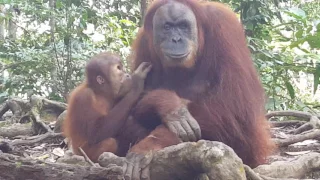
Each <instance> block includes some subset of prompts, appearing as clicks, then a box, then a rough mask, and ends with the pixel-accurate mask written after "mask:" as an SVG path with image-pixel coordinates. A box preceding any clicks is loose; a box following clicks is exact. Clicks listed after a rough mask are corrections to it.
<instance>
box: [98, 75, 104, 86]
mask: <svg viewBox="0 0 320 180" xmlns="http://www.w3.org/2000/svg"><path fill="white" fill-rule="evenodd" d="M96 80H97V82H98V84H100V85H101V84H104V82H105V80H104V78H103V77H102V76H100V75H98V76H97V77H96Z"/></svg>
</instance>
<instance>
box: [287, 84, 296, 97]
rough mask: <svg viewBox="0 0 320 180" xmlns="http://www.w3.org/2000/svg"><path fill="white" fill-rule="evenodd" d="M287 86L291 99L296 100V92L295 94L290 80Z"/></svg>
mask: <svg viewBox="0 0 320 180" xmlns="http://www.w3.org/2000/svg"><path fill="white" fill-rule="evenodd" d="M285 84H286V87H287V90H288V92H289V95H290V98H291V99H294V98H295V92H294V89H293V86H292V84H291V83H290V82H289V81H288V80H286V81H285Z"/></svg>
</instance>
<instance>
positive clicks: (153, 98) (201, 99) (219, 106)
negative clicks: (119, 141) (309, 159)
mask: <svg viewBox="0 0 320 180" xmlns="http://www.w3.org/2000/svg"><path fill="white" fill-rule="evenodd" d="M133 52H134V54H133V61H132V69H133V70H134V69H136V68H137V67H138V66H139V65H140V64H141V63H142V62H151V64H152V66H153V68H152V70H151V72H150V73H149V74H148V75H147V79H146V82H145V88H146V91H147V93H146V94H145V95H144V97H143V98H142V99H141V100H140V102H139V103H138V105H137V107H136V109H135V111H134V112H133V118H134V120H135V121H137V122H139V123H140V125H142V126H143V127H144V128H145V129H147V130H150V132H151V135H149V136H147V137H145V138H144V136H142V135H143V133H141V135H139V136H140V137H139V138H140V139H142V138H144V139H143V140H141V141H139V142H138V143H137V144H136V145H134V146H133V147H132V149H131V150H130V153H129V154H130V155H132V156H136V157H138V155H140V156H142V155H143V154H145V153H147V152H148V151H150V150H157V149H161V148H164V147H166V146H169V145H172V144H174V143H179V141H177V140H176V139H175V138H177V137H179V139H181V140H183V141H195V140H198V139H199V138H201V139H205V140H212V141H221V142H223V143H225V144H227V145H229V146H230V147H232V148H233V149H234V151H235V152H236V153H237V154H238V156H239V157H240V158H241V159H242V160H243V162H244V163H245V164H247V165H249V166H251V167H256V166H257V165H259V164H261V163H264V162H265V158H266V157H267V155H269V153H271V151H272V149H273V148H274V144H273V143H272V141H271V139H270V134H269V132H268V129H269V127H268V123H267V121H266V119H265V116H264V113H265V111H264V103H265V102H264V91H263V88H262V85H261V82H260V80H259V77H258V74H257V72H256V70H255V67H254V65H253V62H252V59H251V57H250V52H249V49H248V48H247V44H246V39H245V35H244V30H243V27H242V25H241V23H240V22H239V20H238V18H237V17H236V15H235V14H234V13H233V12H232V10H230V9H229V8H227V7H226V6H224V5H222V4H220V3H217V2H198V1H196V0H158V1H155V2H153V4H152V5H151V7H150V8H149V9H148V12H147V13H146V16H145V19H144V25H143V27H142V28H141V30H140V32H139V34H138V38H137V39H136V41H135V42H134V46H133ZM159 128H161V129H162V130H163V131H165V129H167V130H168V129H169V132H171V133H155V132H156V131H159ZM199 128H200V129H201V131H199V130H200V129H199ZM154 129H155V130H154ZM127 130H128V131H129V132H131V134H134V133H133V132H136V133H135V134H139V132H141V131H143V128H142V127H139V128H135V127H129V126H127ZM152 130H154V131H152ZM200 133H201V134H200ZM200 136H201V137H200ZM134 138H136V137H134ZM171 139H175V140H174V141H172V140H171ZM131 141H132V142H134V140H133V139H131ZM155 147H156V148H155ZM140 159H141V158H130V161H131V163H133V167H130V168H125V173H126V178H127V179H130V178H132V179H139V178H140V177H141V178H145V177H146V175H145V174H146V173H145V171H147V170H146V169H147V168H145V166H146V164H143V163H142V164H143V165H142V164H141V163H140ZM129 164H130V163H129ZM141 169H142V171H141ZM140 171H141V176H140ZM139 176H140V177H139Z"/></svg>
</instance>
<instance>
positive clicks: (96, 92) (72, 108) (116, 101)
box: [63, 53, 151, 162]
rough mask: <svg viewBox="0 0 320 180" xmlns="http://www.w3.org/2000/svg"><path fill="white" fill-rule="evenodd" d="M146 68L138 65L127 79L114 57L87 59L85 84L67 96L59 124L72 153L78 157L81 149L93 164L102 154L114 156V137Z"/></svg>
mask: <svg viewBox="0 0 320 180" xmlns="http://www.w3.org/2000/svg"><path fill="white" fill-rule="evenodd" d="M150 69H151V65H150V64H149V63H142V64H141V65H140V66H139V68H137V70H136V71H135V72H134V73H133V74H132V77H131V76H130V75H129V74H127V73H125V72H124V70H123V65H122V63H121V59H120V57H119V56H117V55H114V54H111V53H100V54H98V55H96V56H94V57H92V58H91V59H90V61H89V62H88V64H87V65H86V80H85V82H83V83H82V84H81V85H79V86H78V87H77V88H76V89H74V90H73V92H72V93H71V96H70V99H69V101H68V109H67V117H66V119H65V121H64V124H63V132H64V135H65V136H66V137H67V138H68V139H69V140H70V141H71V145H72V149H73V152H74V153H75V154H77V155H82V153H81V152H80V150H79V147H81V148H82V149H83V151H84V152H85V153H86V154H87V156H88V157H89V158H90V159H91V160H92V161H93V162H97V160H98V157H99V156H100V155H101V154H102V153H103V152H112V153H115V154H116V153H117V149H118V143H117V139H116V135H117V134H118V133H119V129H120V128H121V127H122V126H123V125H124V124H125V122H126V120H127V118H128V115H129V112H130V110H131V109H132V107H133V105H134V104H135V103H136V102H137V100H138V99H139V96H140V94H141V93H142V92H143V89H144V80H145V78H146V75H147V74H148V72H149V71H150Z"/></svg>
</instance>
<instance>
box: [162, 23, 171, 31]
mask: <svg viewBox="0 0 320 180" xmlns="http://www.w3.org/2000/svg"><path fill="white" fill-rule="evenodd" d="M163 28H164V29H165V30H170V29H171V26H170V25H169V24H165V25H164V26H163Z"/></svg>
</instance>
